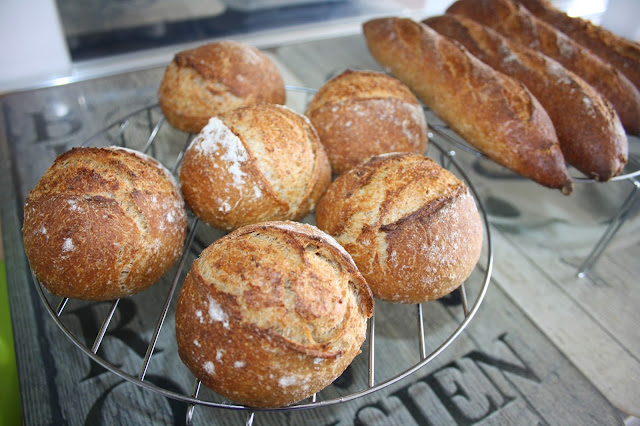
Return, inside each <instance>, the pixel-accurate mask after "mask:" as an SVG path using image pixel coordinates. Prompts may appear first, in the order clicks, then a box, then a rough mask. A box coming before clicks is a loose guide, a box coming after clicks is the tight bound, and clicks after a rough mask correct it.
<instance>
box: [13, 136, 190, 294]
mask: <svg viewBox="0 0 640 426" xmlns="http://www.w3.org/2000/svg"><path fill="white" fill-rule="evenodd" d="M186 224H187V219H186V211H185V206H184V202H183V200H182V196H181V195H180V192H179V190H178V187H177V184H176V182H175V180H174V179H173V176H171V174H170V173H169V172H168V170H166V169H165V168H164V167H163V166H162V165H161V164H160V163H158V162H157V161H156V160H154V159H153V158H151V157H149V156H147V155H145V154H142V153H140V152H137V151H133V150H129V149H124V148H116V147H111V148H73V149H71V150H70V151H67V152H66V153H64V154H62V155H60V156H59V157H58V158H57V159H56V160H55V161H54V163H53V164H52V165H51V167H50V168H49V169H48V170H47V171H46V172H45V174H44V175H43V176H42V178H40V181H39V182H38V184H37V185H36V186H35V188H34V189H33V190H32V191H31V192H30V193H29V196H28V197H27V200H26V203H25V206H24V227H23V238H24V248H25V251H26V254H27V258H28V259H29V263H30V264H31V268H32V269H33V272H34V273H35V275H36V277H38V279H39V280H40V281H41V282H42V284H43V285H44V286H45V287H46V288H47V289H48V290H49V291H50V292H51V293H53V294H55V295H57V296H64V297H70V298H75V299H84V300H110V299H116V298H119V297H123V296H128V295H131V294H134V293H137V292H139V291H142V290H144V289H145V288H147V287H149V286H150V285H152V284H153V283H155V282H156V281H157V280H158V279H160V277H161V276H162V275H163V274H164V273H165V272H167V271H168V270H169V268H170V267H171V266H172V265H173V263H174V262H175V260H176V259H177V258H178V256H179V255H180V252H181V249H182V245H183V243H184V238H185V231H186Z"/></svg>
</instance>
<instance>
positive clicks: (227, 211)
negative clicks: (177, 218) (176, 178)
mask: <svg viewBox="0 0 640 426" xmlns="http://www.w3.org/2000/svg"><path fill="white" fill-rule="evenodd" d="M330 180H331V166H330V165H329V160H328V159H327V154H326V153H325V151H324V148H323V147H322V144H321V143H320V140H319V139H318V135H317V134H316V132H315V130H314V129H313V126H312V125H311V123H309V121H308V120H307V118H306V117H305V116H303V115H301V114H297V113H295V112H294V111H292V110H290V109H289V108H287V107H285V106H281V105H275V104H261V105H254V106H250V107H244V108H238V109H236V110H233V111H229V112H227V113H225V114H222V115H221V116H219V117H214V118H211V120H210V121H209V124H207V125H206V126H205V128H204V129H202V131H201V132H200V133H199V134H198V136H197V137H196V138H195V139H194V140H193V141H192V143H191V144H190V146H189V148H188V149H187V151H186V153H185V155H184V159H183V162H182V165H181V168H180V184H181V188H182V192H183V194H184V197H185V201H186V202H187V205H188V206H189V207H190V208H191V209H192V210H193V212H194V213H195V214H196V215H197V216H198V217H199V218H201V219H202V220H204V221H205V222H207V223H208V224H210V225H211V226H213V227H215V228H220V229H226V230H231V229H234V228H237V227H239V226H242V225H247V224H250V223H257V222H263V221H267V220H285V219H300V218H302V217H304V216H305V215H307V214H308V213H309V212H311V211H312V210H313V208H314V207H315V203H316V202H317V201H318V199H319V198H320V196H321V195H322V193H323V192H324V190H325V189H326V187H327V185H329V182H330Z"/></svg>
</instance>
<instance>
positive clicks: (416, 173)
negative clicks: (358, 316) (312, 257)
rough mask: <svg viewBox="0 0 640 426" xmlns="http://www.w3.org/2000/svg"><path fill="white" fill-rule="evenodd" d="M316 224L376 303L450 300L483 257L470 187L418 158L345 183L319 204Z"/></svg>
mask: <svg viewBox="0 0 640 426" xmlns="http://www.w3.org/2000/svg"><path fill="white" fill-rule="evenodd" d="M316 222H317V224H318V227H319V228H320V229H322V230H323V231H325V232H327V233H328V234H329V235H332V236H333V237H334V238H335V239H336V240H337V241H338V242H339V243H340V244H342V246H343V247H344V248H345V249H346V250H347V251H348V252H349V254H351V256H352V257H353V260H354V261H355V262H356V265H358V269H359V270H360V272H361V273H362V275H363V276H364V277H365V278H366V279H367V282H368V284H369V286H370V287H371V291H372V292H373V295H374V296H375V297H377V298H380V299H383V300H387V301H390V302H400V303H419V302H425V301H429V300H434V299H438V298H440V297H442V296H444V295H446V294H448V293H450V292H451V291H453V290H454V289H455V288H457V287H458V286H459V285H460V284H461V283H462V282H463V281H464V280H465V279H466V278H467V277H468V276H469V275H470V274H471V272H472V271H473V269H474V267H475V265H476V263H477V262H478V259H479V257H480V252H481V250H482V240H483V229H482V222H481V219H480V215H479V214H478V210H477V208H476V205H475V203H474V200H473V198H472V196H471V194H470V193H469V189H468V188H467V186H466V185H465V184H464V183H463V182H462V181H460V180H459V179H458V178H456V177H455V176H454V175H453V174H452V173H451V172H449V171H448V170H446V169H444V168H442V167H441V166H439V165H438V164H437V163H436V162H434V161H433V160H431V159H429V158H427V157H424V156H421V155H417V154H400V153H394V154H387V155H381V156H377V157H373V158H371V159H370V160H369V161H367V162H366V163H364V164H361V165H359V166H357V167H355V168H353V169H351V170H350V171H349V172H348V173H345V174H343V175H341V176H339V177H338V178H337V179H336V180H335V181H334V182H333V183H332V184H331V185H330V186H329V188H328V189H327V191H326V193H325V194H324V196H323V197H322V198H321V199H320V202H319V203H318V208H317V210H316Z"/></svg>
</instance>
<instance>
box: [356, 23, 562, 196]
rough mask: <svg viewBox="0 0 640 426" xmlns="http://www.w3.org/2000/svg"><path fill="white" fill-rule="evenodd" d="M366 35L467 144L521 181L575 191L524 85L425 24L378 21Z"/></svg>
mask: <svg viewBox="0 0 640 426" xmlns="http://www.w3.org/2000/svg"><path fill="white" fill-rule="evenodd" d="M363 30H364V35H365V38H366V40H367V46H368V47H369V51H370V52H371V54H372V55H373V57H374V58H375V59H376V60H377V61H378V62H379V63H380V64H382V65H383V66H385V67H387V68H389V69H390V70H391V72H392V73H393V74H394V75H395V76H396V77H398V78H399V79H400V80H401V81H403V82H404V83H405V84H406V85H408V86H409V87H410V88H411V89H412V90H413V92H414V93H415V94H416V95H417V96H418V98H419V99H421V100H422V101H423V102H424V103H425V104H426V105H427V106H428V107H429V108H431V109H432V110H433V111H434V112H435V113H436V114H437V115H438V116H439V117H440V118H441V119H442V120H444V121H445V122H446V123H447V124H448V125H449V127H451V129H452V130H454V131H455V132H457V133H458V134H459V135H460V136H462V137H463V138H464V139H465V140H466V141H467V142H469V143H470V144H471V145H473V146H475V147H476V148H477V149H478V150H480V151H482V152H483V153H484V154H485V155H487V156H488V157H489V158H491V159H493V160H494V161H496V162H497V163H499V164H501V165H503V166H505V167H507V168H509V169H511V170H512V171H514V172H516V173H519V174H521V175H522V176H525V177H527V178H530V179H532V180H534V181H535V182H538V183H540V184H541V185H544V186H547V187H549V188H557V189H560V190H562V192H563V193H565V194H569V193H570V192H571V190H572V188H573V183H572V181H571V177H570V176H569V174H568V173H567V169H566V165H565V160H564V157H563V156H562V152H561V151H560V146H559V143H558V137H557V135H556V132H555V129H554V127H553V123H552V122H551V119H550V118H549V115H548V114H547V112H546V111H545V110H544V108H543V107H542V106H541V105H540V103H539V102H538V100H537V99H536V98H535V97H534V96H533V95H532V94H531V92H530V91H529V90H528V89H527V88H526V87H525V86H524V85H523V84H522V83H520V82H518V81H516V80H515V79H513V78H511V77H508V76H506V75H504V74H502V73H499V72H498V71H496V70H494V69H493V68H491V67H490V66H488V65H487V64H485V63H484V62H482V61H480V60H479V59H478V58H476V57H475V56H473V55H471V54H470V53H469V52H468V51H467V50H466V49H464V48H463V47H462V46H460V45H459V44H457V43H454V42H453V41H451V40H449V39H447V38H446V37H443V36H441V35H440V34H438V33H437V32H436V31H434V30H433V29H431V28H429V27H428V26H426V25H424V24H421V23H419V22H415V21H413V20H410V19H404V18H377V19H374V20H371V21H368V22H366V23H365V24H364V26H363Z"/></svg>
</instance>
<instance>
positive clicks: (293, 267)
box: [176, 222, 373, 407]
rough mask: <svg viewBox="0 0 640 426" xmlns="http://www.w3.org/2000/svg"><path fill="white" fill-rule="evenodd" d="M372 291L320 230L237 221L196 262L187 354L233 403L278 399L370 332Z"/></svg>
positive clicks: (303, 387) (330, 373) (333, 373)
mask: <svg viewBox="0 0 640 426" xmlns="http://www.w3.org/2000/svg"><path fill="white" fill-rule="evenodd" d="M372 312H373V299H372V296H371V292H370V290H369V288H368V286H367V283H366V282H365V280H364V278H363V277H362V275H361V274H360V273H359V272H358V270H357V268H356V266H355V264H354V263H353V260H351V258H350V257H349V255H348V254H347V253H346V252H345V251H344V249H342V247H340V246H339V245H338V243H336V242H335V241H334V240H333V239H331V238H330V237H329V236H328V235H326V234H324V233H322V232H320V231H319V230H318V229H317V228H315V227H313V226H311V225H306V224H301V223H297V222H267V223H260V224H256V225H249V226H245V227H243V228H239V229H237V230H236V231H234V232H232V233H230V234H228V235H227V236H225V237H223V238H221V239H220V240H217V241H216V242H215V243H214V244H212V245H211V246H209V247H208V248H207V249H205V250H204V251H203V252H202V254H201V255H200V257H199V258H198V259H197V260H196V261H195V262H194V263H193V266H192V268H191V271H190V272H189V273H188V275H187V278H186V280H185V283H184V285H183V287H182V290H181V291H180V296H179V298H178V304H177V308H176V337H177V341H178V352H179V355H180V357H181V359H182V360H183V362H184V363H185V364H186V365H187V366H188V367H189V368H190V369H191V371H192V372H193V373H194V374H195V376H196V377H198V378H199V379H200V380H202V382H203V383H204V384H205V385H206V386H208V387H210V388H211V389H213V390H214V391H216V392H218V393H220V394H221V395H223V396H225V397H228V398H230V399H232V400H234V401H237V402H240V403H242V404H246V405H250V406H256V407H278V406H284V405H288V404H291V403H293V402H296V401H299V400H301V399H304V398H306V397H308V396H310V395H312V394H313V393H315V392H317V391H319V390H321V389H322V388H324V387H325V386H327V385H328V384H330V383H331V382H332V381H333V380H334V379H336V378H337V377H338V376H339V375H340V374H341V373H342V372H343V371H344V369H345V368H346V367H347V366H348V365H349V364H350V363H351V361H352V360H353V358H354V357H355V356H356V355H357V354H358V353H359V352H360V346H361V345H362V342H363V341H364V339H365V332H366V327H367V324H366V319H367V318H369V317H370V316H371V315H372Z"/></svg>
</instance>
